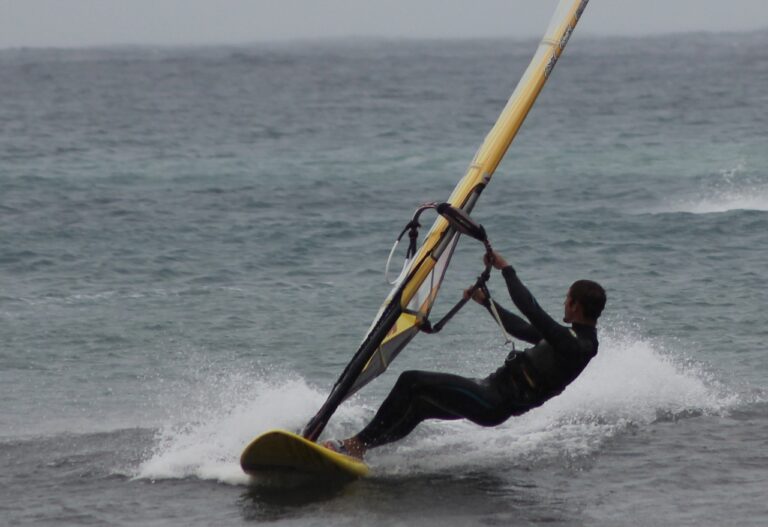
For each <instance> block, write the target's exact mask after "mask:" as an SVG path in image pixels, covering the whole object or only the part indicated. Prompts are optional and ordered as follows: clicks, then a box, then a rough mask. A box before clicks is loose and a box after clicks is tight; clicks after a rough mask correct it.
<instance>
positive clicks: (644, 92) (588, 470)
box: [0, 32, 768, 527]
mask: <svg viewBox="0 0 768 527" xmlns="http://www.w3.org/2000/svg"><path fill="white" fill-rule="evenodd" d="M536 44H537V43H536V41H535V40H464V41H450V40H435V41H395V40H328V41H303V42H292V43H280V44H258V45H253V46H242V47H204V48H147V47H134V48H105V49H72V50H59V49H7V50H2V51H0V396H1V400H2V403H1V404H0V489H1V490H0V524H2V525H14V526H15V525H56V526H60V525H67V526H70V525H71V526H85V525H142V526H148V525H151V526H176V525H184V526H207V525H254V524H274V525H296V526H308V525H320V526H325V525H338V526H344V525H350V526H352V525H354V526H358V525H418V526H421V525H426V526H431V525H439V526H443V527H451V526H465V525H533V524H547V525H555V526H561V525H562V526H567V525H597V526H614V525H632V526H655V525H676V526H679V525H697V526H700V525H707V526H709V525H713V526H714V525H718V526H719V525H738V526H764V525H766V524H768V500H766V497H768V384H767V383H766V378H767V377H768V350H767V349H766V348H767V347H766V340H768V311H767V308H768V286H766V284H767V283H768V147H767V145H768V89H766V87H767V86H768V54H766V52H765V50H766V48H767V47H768V32H755V33H743V34H685V35H670V36H663V37H654V38H652V39H651V38H632V39H624V38H595V37H589V36H585V35H581V34H579V33H578V32H577V33H576V35H574V37H573V39H572V40H571V42H570V44H569V48H568V50H566V52H565V54H564V56H563V58H562V59H561V60H560V62H559V63H558V66H557V68H556V70H555V72H554V74H553V75H552V77H551V79H550V82H549V84H548V85H547V86H546V87H545V89H544V91H543V93H542V95H541V97H540V99H539V101H538V102H537V104H536V106H535V107H534V109H533V110H532V112H531V113H530V115H529V116H528V119H527V121H526V123H525V125H524V126H523V128H522V129H521V131H520V134H519V135H518V137H517V139H516V141H515V142H514V143H513V145H512V147H511V148H510V150H509V151H508V153H507V156H506V158H505V160H504V161H503V162H502V164H501V165H500V167H499V169H498V171H497V173H496V175H495V176H494V179H493V181H492V182H491V184H490V186H489V187H488V189H487V190H486V191H485V193H484V194H483V196H482V198H481V200H480V202H479V203H478V205H477V207H476V209H475V212H474V213H473V216H474V217H475V219H476V220H478V221H479V222H481V223H483V224H484V226H485V227H486V229H487V231H488V233H489V236H490V239H491V241H492V243H493V244H494V247H495V248H496V249H497V250H499V251H500V252H501V253H502V254H503V255H504V256H505V257H507V259H508V260H509V261H510V262H511V263H512V264H513V265H514V266H515V267H516V268H517V270H518V273H519V275H520V276H521V278H522V279H523V281H524V282H525V283H526V284H527V285H528V286H529V288H530V289H531V290H532V292H533V293H534V294H535V295H536V296H537V298H538V300H539V302H540V303H541V304H542V306H544V307H545V309H547V310H549V311H550V312H551V313H553V314H554V315H555V316H559V315H560V313H561V310H562V299H563V297H564V294H565V291H566V290H567V288H568V286H569V284H570V283H571V282H572V281H573V280H575V279H578V278H592V279H594V280H598V281H600V282H601V283H603V284H604V285H605V287H606V289H607V291H608V297H609V302H608V306H607V308H606V311H605V314H604V316H603V318H602V319H601V324H600V334H599V336H600V342H601V346H600V352H599V354H598V356H597V357H596V358H595V359H594V360H593V362H592V363H591V364H590V365H589V367H588V368H587V370H586V371H585V372H584V374H583V375H582V376H581V377H580V378H579V379H578V380H577V381H576V382H575V383H574V384H572V385H571V386H570V387H569V388H568V389H567V390H566V391H565V392H564V393H563V394H562V395H561V396H560V397H558V398H556V399H553V400H551V401H549V402H548V403H547V404H545V405H544V406H543V407H541V408H539V409H536V410H534V411H532V412H530V413H528V414H526V415H524V416H522V417H519V418H513V419H510V420H509V421H507V422H506V423H505V424H503V425H501V426H499V427H496V428H488V429H484V428H480V427H478V426H475V425H472V424H470V423H466V422H451V423H439V422H434V421H432V422H428V423H424V424H423V425H421V426H420V427H419V428H417V430H416V431H415V432H414V433H413V434H412V435H411V436H409V437H408V438H406V439H405V440H404V441H402V442H400V443H397V444H393V445H389V446H386V447H383V448H381V449H378V450H375V451H372V452H371V453H370V457H369V462H370V466H371V468H372V475H371V477H369V478H367V479H364V480H360V481H358V482H355V483H353V484H351V485H347V486H340V487H336V486H327V485H325V486H322V487H309V488H307V487H302V486H298V487H296V488H288V489H286V488H277V489H276V488H273V487H269V486H265V485H259V484H253V483H251V482H249V480H248V478H247V477H246V476H245V475H244V474H243V473H242V472H241V471H240V469H239V465H238V457H239V454H240V452H241V450H242V448H243V447H244V445H246V444H247V443H248V442H249V441H250V440H251V439H252V438H253V437H254V436H256V435H257V434H259V433H260V432H263V431H265V430H267V429H270V428H288V429H299V428H301V427H302V426H303V425H304V424H305V423H306V422H307V421H308V420H309V418H310V417H311V416H312V415H313V414H314V413H315V412H316V411H317V409H318V408H319V407H320V405H321V404H322V402H323V401H324V400H325V397H326V396H327V394H328V392H329V390H330V388H331V386H332V384H333V382H334V381H335V380H336V378H337V376H338V375H339V373H340V372H341V370H342V368H343V367H344V365H345V364H346V362H347V361H348V360H349V359H350V358H351V356H352V354H353V353H354V351H355V350H356V349H357V347H358V345H359V343H360V340H361V339H362V337H363V335H364V334H365V332H366V330H367V329H368V326H369V324H370V323H371V321H372V319H373V317H374V315H375V314H376V312H377V310H378V308H379V305H380V303H381V302H382V301H383V299H384V297H385V296H386V294H387V293H388V291H389V286H388V285H387V283H386V282H385V280H384V273H383V270H384V264H385V261H386V258H387V254H388V252H389V249H390V247H391V245H392V242H393V241H394V239H395V237H396V236H397V234H398V233H399V232H400V230H401V229H402V227H403V226H404V225H405V223H406V222H407V221H408V219H409V217H410V215H411V213H412V212H413V210H414V209H415V208H416V207H417V206H418V205H419V204H420V203H422V202H425V201H440V200H444V199H446V198H447V197H448V195H449V194H450V192H451V190H452V189H453V186H454V185H455V184H456V182H457V181H458V180H459V179H460V177H461V176H462V175H463V174H464V171H465V169H466V167H467V166H468V164H469V162H470V160H471V158H472V156H473V154H474V152H475V150H476V149H477V147H478V146H479V145H480V144H481V142H482V140H483V138H484V137H485V134H486V133H487V131H488V130H489V129H490V127H491V126H492V125H493V123H494V121H495V119H496V116H497V115H498V113H499V112H500V111H501V109H502V107H503V105H504V103H505V101H506V99H507V97H508V96H509V94H510V93H511V92H512V89H513V88H514V86H515V84H516V82H517V79H518V78H519V76H520V75H521V73H522V72H523V70H524V68H525V66H526V64H527V62H528V60H529V58H530V57H531V55H532V54H533V52H534V50H535V47H536ZM430 221H431V220H428V221H427V224H428V223H429V222H430ZM481 257H482V247H481V246H480V245H479V244H477V243H476V242H474V241H472V240H466V239H465V240H463V241H462V242H461V243H460V246H459V249H458V250H457V254H456V257H455V258H454V261H453V262H452V266H451V269H450V270H449V273H448V277H447V280H446V282H445V284H444V287H443V289H442V292H441V300H440V301H439V302H438V304H437V305H436V307H435V311H434V312H435V315H436V316H437V315H439V314H440V313H442V312H444V311H445V310H447V309H448V308H449V307H450V306H451V305H452V303H453V302H454V301H456V300H457V299H458V298H459V297H460V291H461V289H462V288H464V287H466V286H468V285H469V284H471V283H472V282H473V281H474V279H475V277H476V275H477V274H478V273H479V272H480V270H481V269H482V262H481ZM490 285H491V290H492V291H493V293H494V294H495V296H496V297H497V298H498V299H499V300H500V301H501V302H502V303H506V304H509V299H508V298H507V297H506V296H505V290H504V286H503V282H502V280H501V277H500V276H499V275H498V274H496V275H494V276H493V278H492V281H491V284H490ZM518 345H519V344H518ZM508 351H509V346H506V345H505V344H504V341H503V339H502V338H501V335H500V334H499V332H498V328H497V327H496V326H495V324H494V323H493V321H492V320H491V319H490V317H489V316H488V315H487V313H486V312H485V311H484V310H483V309H481V308H479V307H478V306H475V305H471V306H468V307H466V308H465V309H464V311H462V312H461V313H460V314H459V315H457V317H456V318H455V319H454V320H453V321H452V322H451V324H450V325H448V326H447V327H446V329H445V330H443V332H442V333H440V334H439V335H431V336H430V335H420V336H418V337H417V338H416V339H415V340H414V341H413V342H412V343H411V345H410V346H409V347H408V348H407V349H406V350H405V351H404V352H403V353H402V355H401V356H400V358H398V360H397V361H396V362H395V363H394V364H393V365H392V366H391V368H390V369H389V370H388V371H387V372H386V373H385V374H384V375H382V376H381V377H380V378H379V379H377V380H376V381H375V382H374V383H372V384H371V385H369V386H368V387H366V388H365V389H364V390H362V391H361V392H360V393H359V394H358V395H356V396H355V397H353V398H352V399H351V400H350V401H348V402H347V403H345V404H344V405H343V406H342V407H341V408H340V409H339V411H338V412H337V413H336V414H335V416H334V418H333V419H332V420H331V422H330V424H329V426H328V428H327V430H326V433H325V435H324V436H323V437H343V436H346V435H349V434H353V433H355V432H356V431H358V430H359V429H360V428H361V427H362V426H364V425H365V423H366V422H367V421H368V420H369V419H370V418H371V416H372V415H373V413H374V412H375V410H376V408H377V406H378V405H379V403H380V402H381V400H382V399H383V397H384V396H385V395H386V393H387V392H388V390H389V389H390V388H391V386H392V384H393V383H394V381H395V379H396V378H397V375H398V374H399V373H400V372H401V371H403V370H405V369H413V368H419V369H430V370H437V371H447V372H453V373H460V374H464V375H469V376H483V375H486V374H488V373H489V372H491V371H493V370H494V369H495V368H496V367H498V365H499V364H501V362H502V361H503V358H504V356H505V355H506V354H507V352H508Z"/></svg>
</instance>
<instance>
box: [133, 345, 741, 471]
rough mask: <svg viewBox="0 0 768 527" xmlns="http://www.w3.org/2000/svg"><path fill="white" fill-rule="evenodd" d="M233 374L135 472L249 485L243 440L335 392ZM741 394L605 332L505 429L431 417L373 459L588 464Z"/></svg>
mask: <svg viewBox="0 0 768 527" xmlns="http://www.w3.org/2000/svg"><path fill="white" fill-rule="evenodd" d="M225 380H226V382H221V380H220V381H218V382H215V383H212V385H211V386H214V387H216V388H217V389H220V388H222V386H226V388H224V389H223V392H222V393H219V394H217V396H216V397H214V399H215V402H214V401H209V402H208V403H206V404H208V405H209V406H207V407H201V408H198V409H197V410H196V411H195V413H196V414H197V418H196V419H194V420H190V421H188V422H184V423H181V424H177V425H175V426H168V427H167V428H164V429H161V430H160V431H159V433H158V437H157V439H156V445H155V447H154V448H153V449H152V452H151V455H150V456H149V458H148V459H147V460H146V461H145V462H144V463H142V464H141V465H140V466H139V467H138V469H137V470H136V471H135V473H134V474H133V476H134V477H136V478H140V479H152V480H155V479H175V478H187V477H196V478H200V479H209V480H216V481H220V482H224V483H229V484H246V483H248V481H249V480H248V477H247V476H245V475H244V474H243V473H242V471H241V470H240V467H239V455H240V452H241V451H242V449H243V447H244V446H245V445H246V444H247V443H248V442H249V441H250V440H251V439H253V438H254V437H255V436H256V435H258V434H260V433H262V432H264V431H266V430H268V429H271V428H285V429H289V430H296V431H298V430H299V429H300V428H301V427H302V426H303V425H304V424H305V423H306V421H307V420H308V419H309V417H311V415H312V414H313V413H314V412H315V411H316V410H317V408H319V406H320V405H321V404H322V402H323V401H324V399H325V394H323V393H320V392H319V391H317V390H315V389H313V388H311V387H310V386H309V385H308V384H307V383H306V382H305V381H304V380H303V379H301V378H298V377H294V378H285V376H283V378H273V379H272V380H269V379H267V378H266V377H264V378H262V379H260V380H256V381H254V380H253V378H252V376H251V375H242V374H232V375H227V376H225ZM201 386H205V384H201ZM739 402H740V399H739V396H738V395H736V394H734V393H731V392H729V391H728V390H727V389H726V388H725V387H724V386H723V385H721V384H719V383H718V382H717V381H716V379H715V378H714V376H713V375H711V374H709V373H707V372H706V371H705V370H704V369H703V368H702V367H700V366H698V365H696V364H695V363H690V362H685V361H681V360H680V359H678V358H675V356H674V355H673V354H671V353H668V352H667V351H666V350H665V349H664V347H663V346H662V345H660V344H657V343H654V342H652V341H649V340H646V339H643V338H640V337H637V336H635V335H633V334H632V333H631V332H628V331H626V330H617V331H603V332H602V333H601V348H600V353H599V354H598V356H597V357H596V358H595V359H594V360H593V361H592V363H591V364H590V365H589V367H588V368H587V370H586V371H585V372H584V374H582V376H581V377H580V378H579V379H577V380H576V381H575V382H574V383H573V384H572V385H571V386H569V387H568V389H567V390H566V391H565V392H564V393H563V394H562V395H561V396H559V397H556V398H554V399H552V400H550V401H548V402H547V403H546V404H544V405H543V406H542V407H540V408H538V409H535V410H533V411H531V412H529V413H527V414H525V415H523V416H520V417H516V418H515V417H513V418H511V419H510V420H509V421H507V422H506V423H504V424H503V425H501V426H499V427H495V428H482V427H478V426H476V425H473V424H472V423H469V422H465V421H454V422H436V421H430V422H427V423H423V424H422V425H421V426H420V427H419V428H417V430H416V431H415V433H414V434H412V435H411V436H409V437H408V438H406V439H405V440H404V441H402V442H400V443H397V444H394V445H389V446H386V447H383V448H381V449H377V450H374V451H372V452H371V453H370V457H369V461H370V463H371V465H372V466H373V467H374V473H375V474H377V475H380V476H386V475H402V474H409V475H411V474H419V473H434V472H443V471H448V470H450V471H453V470H456V469H459V470H477V469H483V468H487V469H494V468H495V467H498V466H500V465H504V466H508V465H509V464H510V463H511V464H512V465H513V466H524V467H530V466H532V465H537V464H545V465H547V464H550V463H578V462H579V460H580V459H588V458H589V457H591V456H593V455H596V454H598V453H599V451H600V450H601V448H602V447H603V445H604V444H605V443H606V442H608V441H610V440H611V439H612V438H614V437H616V436H617V435H621V434H622V433H627V431H628V430H631V429H633V428H636V427H643V426H650V425H652V424H653V423H654V422H657V421H660V420H661V421H663V420H669V419H678V418H684V417H686V416H689V415H701V414H705V413H718V412H722V411H725V410H727V409H728V408H731V407H733V406H734V405H736V404H738V403H739ZM375 404H378V401H376V403H375ZM374 409H375V408H374V407H373V406H370V405H368V404H366V402H364V401H363V400H362V399H361V398H360V397H359V396H358V397H355V398H353V399H352V400H351V401H350V402H347V403H346V404H344V405H342V407H341V408H340V409H339V411H338V412H337V414H336V416H335V417H334V419H333V420H332V421H331V423H330V425H329V428H328V431H327V435H329V436H344V435H346V434H349V433H351V432H353V431H355V430H358V429H360V428H361V427H362V426H363V425H364V424H365V423H366V422H367V419H369V418H370V417H371V416H372V414H373V411H374ZM478 445H482V448H478Z"/></svg>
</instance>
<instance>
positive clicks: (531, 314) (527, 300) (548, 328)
mask: <svg viewBox="0 0 768 527" xmlns="http://www.w3.org/2000/svg"><path fill="white" fill-rule="evenodd" d="M503 263H504V264H506V262H503ZM501 275H502V276H503V277H504V281H505V282H506V283H507V289H508V290H509V296H510V297H511V298H512V302H514V303H515V305H516V306H517V309H519V310H520V312H521V313H522V314H523V315H525V317H526V318H527V319H528V320H530V321H531V324H532V325H533V327H534V328H535V329H536V330H538V331H539V333H541V335H542V336H543V337H544V339H545V340H546V341H547V342H549V343H550V344H551V345H552V346H553V347H554V348H555V349H558V348H560V349H565V348H566V347H568V346H572V345H575V344H576V337H575V336H573V335H572V334H571V332H570V331H569V330H568V328H567V327H565V326H562V325H560V324H558V323H557V322H555V320H554V319H553V318H552V317H551V316H549V314H548V313H547V312H546V311H544V310H543V309H542V308H541V306H540V305H539V303H538V302H537V301H536V299H535V298H534V297H533V295H532V294H531V292H530V291H528V288H527V287H525V286H524V285H523V283H522V282H521V281H520V279H519V278H518V277H517V273H516V272H515V269H514V268H513V267H512V266H511V265H509V264H506V265H505V266H504V267H503V268H502V270H501Z"/></svg>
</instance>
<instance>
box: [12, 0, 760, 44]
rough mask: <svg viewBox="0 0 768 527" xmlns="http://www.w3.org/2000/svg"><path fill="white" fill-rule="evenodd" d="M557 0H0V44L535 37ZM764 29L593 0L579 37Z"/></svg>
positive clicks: (732, 11)
mask: <svg viewBox="0 0 768 527" xmlns="http://www.w3.org/2000/svg"><path fill="white" fill-rule="evenodd" d="M556 3H557V2H556V0H376V1H374V0H0V48H7V47H18V46H35V47H40V46H58V47H82V46H95V45H105V44H215V43H223V44H228V43H247V42H254V41H264V40H275V39H280V40H282V39H295V38H313V37H338V36H384V37H403V36H404V37H472V36H514V37H523V36H526V37H530V36H538V35H540V34H541V33H542V32H543V31H544V29H545V28H546V24H547V21H548V20H549V15H550V13H551V11H552V10H553V9H554V6H555V4H556ZM764 28H768V0H727V1H723V0H591V2H590V4H589V7H588V8H587V11H586V15H585V17H584V18H583V19H582V22H581V24H580V28H579V32H580V33H584V34H592V35H644V34H655V33H667V32H681V31H684V32H687V31H700V30H706V31H743V30H752V29H764Z"/></svg>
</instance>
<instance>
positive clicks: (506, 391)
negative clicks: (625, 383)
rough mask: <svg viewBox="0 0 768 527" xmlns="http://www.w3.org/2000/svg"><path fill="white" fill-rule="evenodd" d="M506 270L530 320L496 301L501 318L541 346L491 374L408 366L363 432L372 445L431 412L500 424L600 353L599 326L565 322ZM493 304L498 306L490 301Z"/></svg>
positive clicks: (515, 355)
mask: <svg viewBox="0 0 768 527" xmlns="http://www.w3.org/2000/svg"><path fill="white" fill-rule="evenodd" d="M502 275H503V276H504V279H505V281H506V282H507V288H508V289H509V294H510V296H511V297H512V301H513V302H514V303H515V305H516V306H517V308H518V309H519V310H520V312H521V313H522V314H523V315H525V316H526V318H528V320H530V324H529V323H528V322H526V321H525V320H523V319H522V318H520V317H518V316H517V315H514V314H512V313H510V312H509V311H507V310H506V309H504V308H502V307H501V306H499V305H498V304H495V307H496V309H497V310H498V313H499V316H500V318H501V322H502V324H503V325H504V328H505V329H506V330H507V332H508V333H510V334H511V335H513V336H514V337H516V338H518V339H520V340H524V341H526V342H530V343H531V344H535V346H533V347H531V348H529V349H527V350H525V351H523V352H512V353H510V354H509V356H508V357H507V359H506V361H505V363H504V365H503V366H502V367H500V368H499V369H497V370H496V371H495V372H493V373H492V374H491V375H489V376H488V377H486V378H485V379H468V378H466V377H461V376H459V375H451V374H446V373H433V372H425V371H406V372H403V373H402V374H401V375H400V377H399V378H398V380H397V383H395V386H394V388H393V389H392V391H391V392H390V393H389V395H388V396H387V398H386V399H385V400H384V402H383V403H382V405H381V407H380V408H379V411H378V412H377V413H376V415H375V416H374V418H373V420H372V421H371V422H370V424H368V426H366V427H365V428H364V429H363V430H362V431H361V432H360V433H359V434H358V435H357V439H359V440H360V441H361V442H362V443H363V444H364V445H366V447H368V448H371V447H375V446H379V445H383V444H385V443H390V442H392V441H396V440H398V439H401V438H403V437H405V436H406V435H408V434H409V433H410V432H411V431H412V430H413V429H414V428H415V427H416V425H418V424H419V423H420V422H421V421H423V420H425V419H451V420H452V419H462V418H463V419H469V420H470V421H472V422H474V423H477V424H479V425H482V426H494V425H497V424H500V423H502V422H504V421H506V420H507V419H508V418H509V417H511V416H513V415H520V414H523V413H525V412H527V411H528V410H530V409H532V408H535V407H537V406H540V405H542V404H543V403H544V402H545V401H546V400H547V399H550V398H551V397H554V396H555V395H558V394H559V393H560V392H562V391H563V390H564V389H565V387H566V386H568V384H570V383H571V382H572V381H573V380H574V379H576V377H578V376H579V374H580V373H581V372H582V371H583V370H584V368H585V367H586V365H587V364H588V363H589V361H590V359H591V358H592V357H594V356H595V354H596V353H597V346H598V342H597V334H596V331H595V328H594V327H592V326H587V325H582V324H574V325H573V327H572V328H568V327H565V326H562V325H560V324H558V323H557V322H555V321H554V320H553V319H552V317H550V316H549V315H548V314H547V313H546V312H545V311H544V310H543V309H541V307H540V306H539V304H538V303H537V302H536V299H535V298H534V297H533V295H531V293H530V292H529V291H528V289H527V288H526V287H525V286H524V285H523V284H522V282H520V280H519V279H518V278H517V274H516V273H515V270H514V269H513V268H512V267H511V266H509V267H505V268H504V269H503V270H502ZM486 307H488V308H489V309H490V304H488V305H487V306H486Z"/></svg>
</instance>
